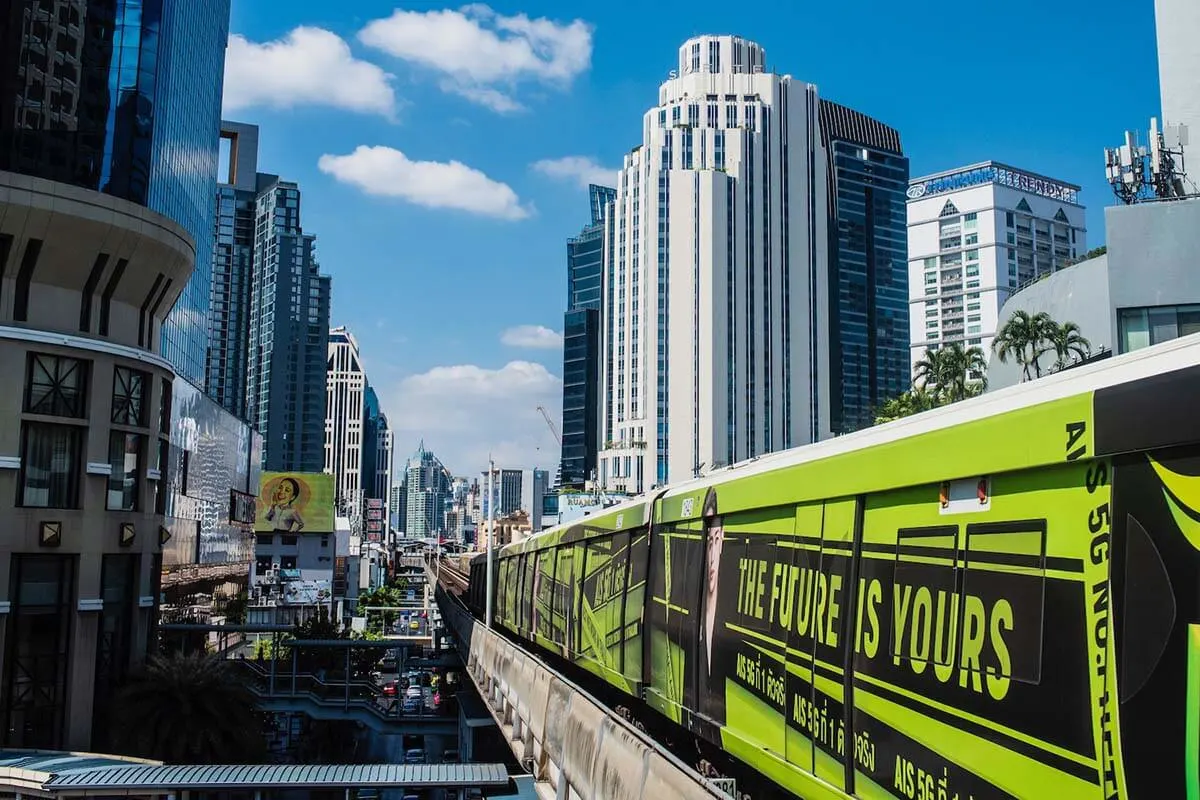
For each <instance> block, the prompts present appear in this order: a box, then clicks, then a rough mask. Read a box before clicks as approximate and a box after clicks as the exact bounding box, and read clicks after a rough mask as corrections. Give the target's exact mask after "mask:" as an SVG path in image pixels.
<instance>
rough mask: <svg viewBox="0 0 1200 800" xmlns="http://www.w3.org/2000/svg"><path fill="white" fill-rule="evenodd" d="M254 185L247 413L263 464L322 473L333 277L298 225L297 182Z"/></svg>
mask: <svg viewBox="0 0 1200 800" xmlns="http://www.w3.org/2000/svg"><path fill="white" fill-rule="evenodd" d="M256 184H257V196H256V198H255V204H254V231H255V233H254V237H255V238H254V258H253V264H252V267H251V275H250V313H249V317H250V322H249V335H248V337H247V338H248V347H249V362H250V363H249V368H248V370H247V381H246V417H247V419H248V420H249V421H250V423H251V424H252V425H254V427H255V428H257V429H258V430H259V431H260V432H261V433H262V434H263V438H264V440H265V443H264V454H263V462H264V463H263V467H264V469H266V470H269V471H272V472H284V471H291V472H320V471H322V470H323V469H324V467H325V406H326V393H327V389H328V387H327V386H326V378H325V373H326V364H327V358H328V355H329V347H328V336H329V295H330V279H329V277H328V276H325V275H321V274H320V265H319V264H318V263H317V258H316V237H315V236H313V235H312V234H308V233H305V232H304V230H303V228H301V225H300V188H299V186H297V185H296V184H295V183H292V182H289V181H283V180H280V179H279V177H278V176H275V175H263V174H259V175H258V177H257V179H256ZM214 302H216V301H215V300H214ZM214 346H218V342H216V341H214Z"/></svg>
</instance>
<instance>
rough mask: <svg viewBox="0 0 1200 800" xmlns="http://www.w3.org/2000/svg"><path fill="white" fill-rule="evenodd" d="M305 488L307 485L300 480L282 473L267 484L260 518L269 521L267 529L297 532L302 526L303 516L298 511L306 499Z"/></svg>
mask: <svg viewBox="0 0 1200 800" xmlns="http://www.w3.org/2000/svg"><path fill="white" fill-rule="evenodd" d="M305 488H307V487H305V486H304V484H303V483H302V482H301V481H300V480H298V479H296V478H293V477H291V476H290V475H284V476H282V477H280V478H277V479H275V481H274V482H272V483H269V484H267V487H266V493H265V497H264V499H265V500H266V503H264V506H265V509H266V510H265V511H264V512H263V516H262V519H263V520H264V521H266V522H267V523H269V525H268V526H267V527H268V529H270V530H275V531H278V532H281V533H299V532H300V531H301V530H302V529H303V528H304V517H303V516H301V514H300V511H301V509H302V508H304V506H305V504H306V502H307V499H308V498H307V494H308V493H307V492H305V491H304V489H305ZM260 527H261V526H260Z"/></svg>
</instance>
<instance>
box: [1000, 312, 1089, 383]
mask: <svg viewBox="0 0 1200 800" xmlns="http://www.w3.org/2000/svg"><path fill="white" fill-rule="evenodd" d="M992 350H993V351H994V352H995V353H996V357H997V358H999V359H1000V363H1002V364H1007V363H1008V360H1009V359H1010V358H1011V359H1012V360H1013V361H1014V362H1015V363H1016V364H1017V365H1019V366H1020V367H1021V380H1022V381H1027V380H1031V379H1032V378H1035V377H1036V378H1040V377H1042V363H1041V361H1042V356H1043V355H1045V354H1046V353H1054V354H1055V362H1054V366H1053V371H1058V370H1062V369H1066V368H1067V367H1069V366H1071V364H1072V363H1075V362H1076V360H1078V361H1085V360H1087V358H1088V356H1090V355H1091V352H1092V346H1091V343H1090V342H1088V340H1087V339H1085V338H1084V337H1083V333H1082V331H1080V329H1079V326H1078V325H1076V324H1075V323H1074V322H1066V323H1063V324H1059V323H1058V322H1055V321H1054V320H1053V319H1052V318H1051V317H1050V315H1049V314H1047V313H1046V312H1044V311H1039V312H1038V313H1036V314H1030V313H1028V312H1027V311H1014V312H1013V314H1012V316H1011V317H1009V318H1008V320H1007V321H1006V322H1005V323H1004V324H1003V325H1002V326H1001V327H1000V330H998V331H997V332H996V338H995V339H993V340H992Z"/></svg>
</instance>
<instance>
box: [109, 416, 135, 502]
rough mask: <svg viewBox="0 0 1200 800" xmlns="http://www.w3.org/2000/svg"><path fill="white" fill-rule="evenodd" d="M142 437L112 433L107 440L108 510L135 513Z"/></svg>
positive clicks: (132, 434)
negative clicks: (110, 471)
mask: <svg viewBox="0 0 1200 800" xmlns="http://www.w3.org/2000/svg"><path fill="white" fill-rule="evenodd" d="M142 438H143V437H142V436H140V435H139V434H136V433H125V432H124V431H113V432H112V433H111V434H109V439H108V463H109V466H111V467H112V474H110V475H109V476H108V505H107V507H108V510H109V511H137V505H138V483H139V479H140V477H141V472H142Z"/></svg>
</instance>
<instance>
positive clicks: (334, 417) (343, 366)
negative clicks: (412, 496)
mask: <svg viewBox="0 0 1200 800" xmlns="http://www.w3.org/2000/svg"><path fill="white" fill-rule="evenodd" d="M327 376H328V377H327V378H326V386H327V395H328V399H327V401H326V405H325V409H326V410H325V472H327V473H328V474H330V475H332V476H333V484H334V503H335V504H336V506H337V508H338V513H339V514H345V515H347V516H354V515H355V514H356V513H357V512H358V510H359V509H358V505H357V504H359V503H361V500H362V497H363V488H364V487H363V485H362V473H363V410H364V408H363V400H364V398H363V393H364V392H365V390H366V386H367V374H366V372H365V371H364V370H363V366H362V358H361V357H360V356H359V354H358V340H357V339H355V338H354V335H353V334H352V333H350V332H349V331H348V330H346V329H345V328H344V327H343V328H334V329H333V330H331V331H330V332H329V363H328V372H327ZM371 444H372V446H374V445H375V443H374V442H372V443H371ZM374 488H375V487H373V486H372V487H371V489H372V490H374Z"/></svg>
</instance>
